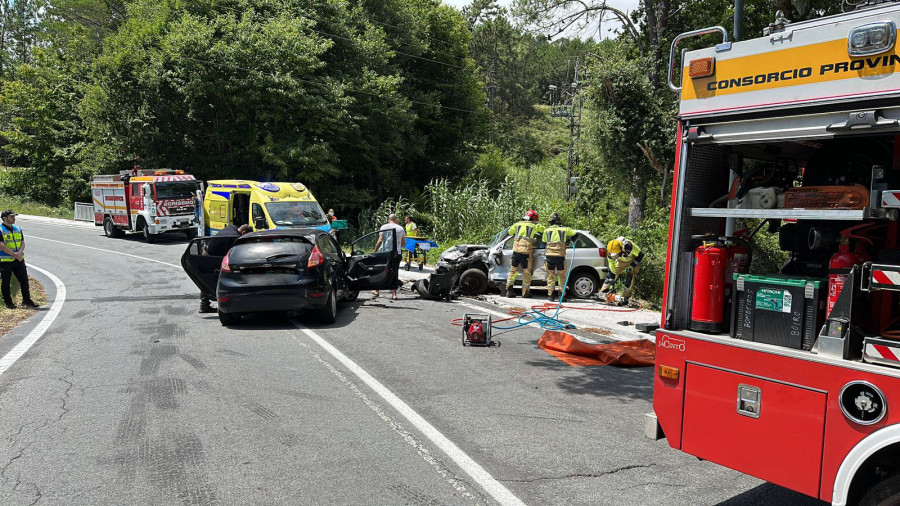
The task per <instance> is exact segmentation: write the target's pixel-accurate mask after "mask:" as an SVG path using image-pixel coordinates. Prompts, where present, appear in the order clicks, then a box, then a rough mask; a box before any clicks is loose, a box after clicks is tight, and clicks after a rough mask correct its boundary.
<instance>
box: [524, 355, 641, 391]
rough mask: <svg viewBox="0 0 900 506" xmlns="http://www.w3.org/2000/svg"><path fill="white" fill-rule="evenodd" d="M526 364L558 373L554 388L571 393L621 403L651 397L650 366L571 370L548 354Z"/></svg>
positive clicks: (591, 367)
mask: <svg viewBox="0 0 900 506" xmlns="http://www.w3.org/2000/svg"><path fill="white" fill-rule="evenodd" d="M526 363H527V365H530V366H534V367H543V368H546V369H550V370H554V371H557V372H559V373H561V374H560V375H559V376H558V378H557V380H556V383H557V385H558V386H559V387H560V388H562V389H563V390H566V391H567V392H570V393H573V394H577V395H591V396H594V397H602V398H605V399H622V400H630V399H643V400H650V399H651V398H652V397H653V368H652V367H635V368H622V367H614V366H583V367H572V366H569V365H567V364H565V363H563V362H561V361H560V360H559V359H557V358H556V357H553V356H552V355H550V354H547V356H546V357H545V358H542V359H539V360H530V361H528V362H526Z"/></svg>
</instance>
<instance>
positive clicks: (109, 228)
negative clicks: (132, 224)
mask: <svg viewBox="0 0 900 506" xmlns="http://www.w3.org/2000/svg"><path fill="white" fill-rule="evenodd" d="M103 233H104V234H106V237H119V236H121V235H122V232H121V231H120V230H119V229H118V228H116V225H115V224H114V223H113V221H112V218H110V217H109V216H107V217H106V218H105V219H104V220H103Z"/></svg>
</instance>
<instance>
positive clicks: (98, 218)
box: [91, 169, 202, 242]
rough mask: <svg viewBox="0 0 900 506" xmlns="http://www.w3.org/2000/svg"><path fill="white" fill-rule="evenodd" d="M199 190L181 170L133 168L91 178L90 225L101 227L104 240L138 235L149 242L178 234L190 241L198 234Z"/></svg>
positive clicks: (193, 181) (191, 177) (199, 185)
mask: <svg viewBox="0 0 900 506" xmlns="http://www.w3.org/2000/svg"><path fill="white" fill-rule="evenodd" d="M200 190H201V183H200V181H198V180H196V179H194V176H192V175H190V174H185V173H184V171H182V170H171V169H157V170H146V169H134V170H128V171H122V172H121V173H119V174H112V175H98V176H94V178H93V180H92V181H91V196H92V199H93V201H94V224H95V225H97V226H98V227H100V226H102V227H103V231H104V233H106V236H107V237H119V236H121V235H123V234H124V233H125V232H138V233H140V234H143V236H144V239H145V240H146V241H147V242H153V241H154V240H155V239H156V237H157V236H159V234H165V233H172V232H181V233H184V234H186V235H187V237H188V239H193V238H194V237H197V236H198V235H201V232H202V224H201V220H200V216H202V209H200V210H199V213H198V212H196V210H195V205H194V204H195V199H197V198H198V196H199V195H200V194H198V191H200Z"/></svg>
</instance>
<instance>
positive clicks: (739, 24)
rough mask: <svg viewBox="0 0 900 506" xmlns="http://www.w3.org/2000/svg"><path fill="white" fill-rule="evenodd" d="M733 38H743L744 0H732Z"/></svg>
mask: <svg viewBox="0 0 900 506" xmlns="http://www.w3.org/2000/svg"><path fill="white" fill-rule="evenodd" d="M732 35H733V36H734V40H735V41H738V40H741V39H743V38H744V0H734V33H733V34H732Z"/></svg>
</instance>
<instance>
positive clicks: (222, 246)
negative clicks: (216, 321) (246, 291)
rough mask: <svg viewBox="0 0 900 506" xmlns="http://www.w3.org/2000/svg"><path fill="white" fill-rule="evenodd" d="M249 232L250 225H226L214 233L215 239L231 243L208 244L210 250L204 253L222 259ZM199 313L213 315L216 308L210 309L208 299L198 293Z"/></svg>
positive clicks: (203, 294)
mask: <svg viewBox="0 0 900 506" xmlns="http://www.w3.org/2000/svg"><path fill="white" fill-rule="evenodd" d="M249 231H250V225H241V226H237V225H228V226H227V227H225V228H223V229H222V230H219V231H218V232H216V235H215V237H233V238H234V239H233V240H232V241H230V242H229V241H212V242H210V246H212V247H211V248H209V249H207V250H206V252H207V254H208V255H211V256H217V257H223V256H225V255H226V254H228V250H230V249H231V247H232V246H233V245H234V242H235V241H237V240H238V238H239V237H240V236H242V235H244V234H246V233H247V232H249ZM200 312H201V313H215V312H216V308H214V307H212V304H211V303H210V300H209V297H207V296H206V294H205V293H202V292H201V293H200Z"/></svg>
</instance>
